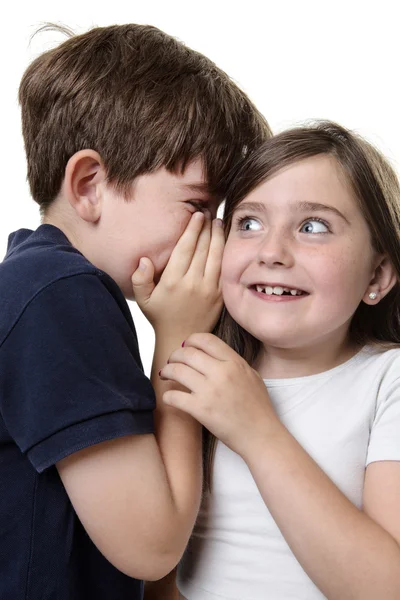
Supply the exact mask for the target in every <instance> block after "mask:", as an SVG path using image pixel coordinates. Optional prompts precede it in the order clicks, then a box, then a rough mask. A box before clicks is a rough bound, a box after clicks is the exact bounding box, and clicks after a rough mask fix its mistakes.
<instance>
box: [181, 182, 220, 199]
mask: <svg viewBox="0 0 400 600" xmlns="http://www.w3.org/2000/svg"><path fill="white" fill-rule="evenodd" d="M181 189H182V190H183V191H184V192H192V193H194V194H201V195H202V196H207V199H208V198H209V197H212V198H214V197H215V195H214V194H211V192H210V187H209V185H208V183H207V182H205V181H202V182H199V183H184V184H183V185H182V186H181ZM199 202H201V199H199Z"/></svg>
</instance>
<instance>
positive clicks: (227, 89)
mask: <svg viewBox="0 0 400 600" xmlns="http://www.w3.org/2000/svg"><path fill="white" fill-rule="evenodd" d="M19 100H20V104H21V108H22V129H23V136H24V141H25V149H26V155H27V162H28V180H29V184H30V188H31V193H32V196H33V198H34V200H35V201H36V202H38V204H39V205H40V207H41V210H42V212H45V211H46V208H47V207H48V206H49V204H51V202H52V201H53V200H54V199H55V198H56V197H57V195H58V193H59V191H60V188H61V184H62V181H63V178H64V172H65V167H66V164H67V162H68V160H69V158H70V157H71V156H72V155H73V154H75V153H76V152H78V151H79V150H82V149H88V148H90V149H92V150H95V151H97V152H98V153H99V154H100V156H101V158H102V160H103V161H104V165H105V168H106V171H107V175H108V179H109V182H110V183H111V184H114V185H115V186H116V188H117V189H118V190H119V191H120V192H122V193H124V194H125V195H127V193H128V191H129V188H130V184H131V183H132V181H133V180H134V179H135V177H137V176H138V175H141V174H144V173H149V172H151V171H154V170H155V169H157V168H159V167H161V166H165V167H166V168H167V169H168V170H171V171H174V170H177V169H184V167H185V165H186V164H187V163H188V162H189V161H190V160H192V159H194V158H202V160H203V162H204V167H205V172H206V176H207V179H208V183H209V186H210V191H212V193H215V194H216V195H219V196H223V195H224V193H225V188H226V184H227V180H228V178H229V175H231V173H232V168H233V166H234V165H235V164H236V163H237V162H238V161H239V160H240V159H241V158H242V157H243V156H244V154H245V153H248V152H251V151H252V149H253V148H255V147H256V146H258V145H259V144H260V143H261V142H262V141H263V140H265V139H267V138H268V137H270V135H271V132H270V129H269V127H268V124H267V122H266V121H265V119H264V118H263V117H262V115H261V114H260V113H259V112H258V111H257V109H256V108H255V106H254V105H253V104H252V102H251V101H250V100H249V99H248V98H247V96H246V95H245V94H244V93H243V92H242V91H241V90H240V89H239V88H238V87H237V86H236V85H235V84H234V83H233V81H232V80H231V79H230V78H229V77H228V76H227V75H226V73H224V72H223V71H222V70H221V69H219V68H218V67H217V66H216V65H215V64H214V63H213V62H212V61H211V60H209V59H208V58H206V57H205V56H203V55H202V54H200V53H198V52H195V51H194V50H191V49H190V48H187V47H186V46H185V45H184V44H183V43H181V42H179V41H177V40H176V39H174V38H173V37H171V36H169V35H167V34H166V33H164V32H162V31H160V30H159V29H157V28H155V27H152V26H149V25H136V24H127V25H113V26H110V27H98V28H94V29H92V30H90V31H88V32H87V33H84V34H82V35H78V36H73V37H70V38H69V39H67V40H66V41H65V42H63V43H62V44H61V45H59V46H58V47H56V48H54V49H52V50H50V51H47V52H45V53H44V54H42V55H40V56H39V57H38V58H36V60H34V61H33V62H32V64H31V65H30V66H29V67H28V69H27V70H26V72H25V74H24V75H23V78H22V81H21V85H20V89H19Z"/></svg>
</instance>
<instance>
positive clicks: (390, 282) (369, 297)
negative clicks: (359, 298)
mask: <svg viewBox="0 0 400 600" xmlns="http://www.w3.org/2000/svg"><path fill="white" fill-rule="evenodd" d="M396 282H397V275H396V271H395V270H394V267H393V265H392V263H391V261H390V260H389V258H388V256H386V255H381V256H380V260H379V263H378V265H377V267H376V269H375V271H374V276H373V278H372V279H371V281H370V284H369V286H368V288H367V290H366V292H365V294H364V298H363V301H364V302H365V303H366V304H378V302H379V301H380V300H382V298H384V297H385V296H386V295H387V294H388V293H389V292H390V290H391V289H392V288H393V286H395V285H396Z"/></svg>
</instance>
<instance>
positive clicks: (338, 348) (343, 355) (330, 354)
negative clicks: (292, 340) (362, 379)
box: [254, 338, 361, 379]
mask: <svg viewBox="0 0 400 600" xmlns="http://www.w3.org/2000/svg"><path fill="white" fill-rule="evenodd" d="M360 349H361V348H360V346H358V345H356V344H354V343H352V342H350V341H349V340H348V339H347V338H346V339H345V340H339V341H337V340H336V343H335V342H334V341H333V340H330V341H329V342H328V343H327V341H326V340H324V342H322V343H320V344H315V345H313V346H310V347H299V348H277V347H271V346H268V347H265V346H264V347H263V348H262V350H261V352H260V355H259V357H258V359H257V361H256V362H255V364H254V368H255V369H256V370H257V371H258V372H259V373H260V375H261V377H263V379H287V378H292V377H306V376H307V375H316V374H317V373H323V372H324V371H329V369H333V368H334V367H337V366H338V365H340V364H342V363H344V362H346V361H347V360H349V359H350V358H351V357H352V356H354V355H355V354H356V353H357V352H358V351H359V350H360Z"/></svg>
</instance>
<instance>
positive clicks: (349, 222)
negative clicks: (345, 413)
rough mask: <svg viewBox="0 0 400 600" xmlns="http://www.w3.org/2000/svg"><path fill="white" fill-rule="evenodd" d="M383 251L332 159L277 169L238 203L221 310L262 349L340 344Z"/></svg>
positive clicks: (310, 160) (226, 260) (225, 266)
mask: <svg viewBox="0 0 400 600" xmlns="http://www.w3.org/2000/svg"><path fill="white" fill-rule="evenodd" d="M381 258H382V257H381V256H379V255H377V253H376V252H375V251H374V250H373V248H372V246H371V241H370V232H369V229H368V226H367V223H366V221H365V220H364V218H363V216H362V214H361V210H360V208H359V206H358V204H357V201H356V199H355V198H354V197H353V194H352V192H351V190H350V187H349V186H348V185H347V183H346V181H345V178H344V175H343V174H342V173H341V171H340V169H339V167H338V165H337V163H336V162H335V160H334V159H333V158H331V157H329V156H327V155H320V156H316V157H312V158H308V159H304V160H301V161H299V162H296V163H294V164H293V165H291V166H289V167H287V168H285V169H283V170H281V171H279V172H278V173H277V174H276V175H274V176H273V177H271V178H270V179H268V180H267V181H266V182H264V183H263V184H261V185H260V186H259V187H257V188H256V189H255V190H253V191H252V192H251V193H250V194H249V195H248V196H247V197H246V198H245V199H244V200H243V201H242V202H241V203H240V204H239V205H238V206H237V208H236V210H235V212H234V214H233V218H232V226H231V230H230V233H229V236H228V240H227V243H226V248H225V255H224V259H223V264H222V285H223V295H224V300H225V304H226V307H227V309H228V311H229V313H230V314H231V316H232V317H233V318H234V319H235V321H237V322H238V323H239V324H240V325H241V326H242V327H243V328H244V329H245V330H247V331H248V332H250V333H251V334H252V335H253V336H254V337H256V338H258V339H259V340H260V341H261V342H262V343H263V344H264V346H265V347H266V348H268V347H275V348H282V349H283V348H285V349H289V348H290V349H301V348H304V349H305V348H307V349H312V348H313V347H315V348H317V347H318V346H319V345H320V344H321V343H322V344H324V343H331V344H333V345H334V346H335V344H337V345H338V347H339V345H341V344H342V343H343V341H344V340H345V339H346V337H347V331H348V328H349V324H350V320H351V317H352V315H353V314H354V312H355V310H356V308H357V306H358V305H359V303H360V302H361V301H362V300H363V299H366V300H367V301H368V294H369V292H371V291H372V289H374V290H375V288H372V287H370V284H371V282H372V281H373V279H374V274H375V270H376V268H377V266H378V265H379V263H380V260H381Z"/></svg>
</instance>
